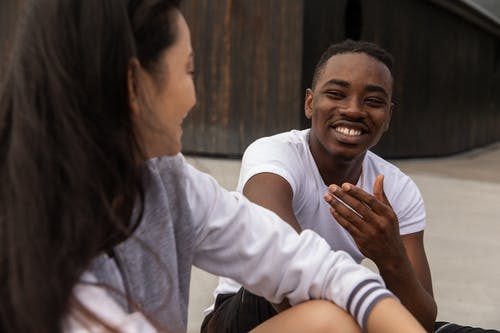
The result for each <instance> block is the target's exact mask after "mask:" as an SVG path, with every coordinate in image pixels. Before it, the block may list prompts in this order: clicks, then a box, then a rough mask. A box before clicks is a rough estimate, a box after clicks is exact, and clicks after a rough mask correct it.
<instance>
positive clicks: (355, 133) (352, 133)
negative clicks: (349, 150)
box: [335, 127, 361, 136]
mask: <svg viewBox="0 0 500 333" xmlns="http://www.w3.org/2000/svg"><path fill="white" fill-rule="evenodd" d="M335 130H336V131H337V132H340V133H342V134H344V135H348V136H358V135H361V131H360V130H358V129H353V128H347V127H337V128H335Z"/></svg>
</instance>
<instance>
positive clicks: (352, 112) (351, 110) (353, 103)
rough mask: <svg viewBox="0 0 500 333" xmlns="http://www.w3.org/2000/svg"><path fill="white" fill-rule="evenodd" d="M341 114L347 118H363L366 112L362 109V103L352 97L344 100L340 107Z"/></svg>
mask: <svg viewBox="0 0 500 333" xmlns="http://www.w3.org/2000/svg"><path fill="white" fill-rule="evenodd" d="M340 112H341V114H342V115H344V116H346V117H349V118H365V117H366V112H365V111H364V109H363V103H362V102H361V101H359V100H358V99H356V98H352V99H349V100H347V101H346V103H345V104H344V105H343V106H342V107H341V108H340Z"/></svg>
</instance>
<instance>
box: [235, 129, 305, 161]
mask: <svg viewBox="0 0 500 333" xmlns="http://www.w3.org/2000/svg"><path fill="white" fill-rule="evenodd" d="M307 133H308V130H291V131H288V132H282V133H278V134H275V135H272V136H266V137H262V138H260V139H257V140H255V141H254V142H252V143H251V144H250V145H249V146H248V148H247V149H246V150H245V153H244V155H248V154H256V153H258V154H262V153H269V155H271V156H273V157H278V156H281V155H284V156H290V155H303V154H304V153H306V152H307V151H306V148H307Z"/></svg>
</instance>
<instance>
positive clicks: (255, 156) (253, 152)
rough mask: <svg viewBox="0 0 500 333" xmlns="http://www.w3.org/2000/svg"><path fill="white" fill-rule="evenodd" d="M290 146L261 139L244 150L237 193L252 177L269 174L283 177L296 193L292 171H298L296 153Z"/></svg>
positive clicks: (295, 183)
mask: <svg viewBox="0 0 500 333" xmlns="http://www.w3.org/2000/svg"><path fill="white" fill-rule="evenodd" d="M294 149H295V147H293V146H292V145H291V144H287V143H284V142H280V141H278V140H272V139H271V138H262V139H259V140H257V141H255V142H253V143H252V144H251V145H250V146H248V148H247V149H246V150H245V153H244V154H243V157H242V160H241V169H240V177H239V180H238V187H237V191H238V192H243V187H244V186H245V184H246V182H247V181H248V180H249V179H250V178H252V177H253V176H255V175H257V174H259V173H263V172H269V173H274V174H276V175H278V176H281V177H283V178H284V179H285V180H286V181H287V182H288V183H289V184H290V187H291V188H292V191H293V193H297V184H298V181H297V179H296V177H297V175H296V174H295V172H292V170H300V168H298V166H297V164H298V161H297V153H296V152H295V151H294Z"/></svg>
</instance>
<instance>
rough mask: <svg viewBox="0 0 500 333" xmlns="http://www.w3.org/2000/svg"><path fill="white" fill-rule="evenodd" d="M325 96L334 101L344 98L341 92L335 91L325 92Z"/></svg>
mask: <svg viewBox="0 0 500 333" xmlns="http://www.w3.org/2000/svg"><path fill="white" fill-rule="evenodd" d="M325 94H326V95H327V96H328V97H331V98H334V99H341V98H344V97H345V94H344V93H343V92H341V91H336V90H332V91H327V92H325Z"/></svg>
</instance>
